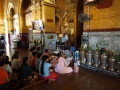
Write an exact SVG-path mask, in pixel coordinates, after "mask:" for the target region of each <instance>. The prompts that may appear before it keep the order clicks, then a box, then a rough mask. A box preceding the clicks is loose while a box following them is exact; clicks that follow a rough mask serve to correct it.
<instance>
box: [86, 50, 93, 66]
mask: <svg viewBox="0 0 120 90" xmlns="http://www.w3.org/2000/svg"><path fill="white" fill-rule="evenodd" d="M86 58H87V63H86V64H87V65H92V52H91V51H88V52H87V53H86Z"/></svg>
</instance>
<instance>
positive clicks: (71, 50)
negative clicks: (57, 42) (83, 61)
mask: <svg viewBox="0 0 120 90" xmlns="http://www.w3.org/2000/svg"><path fill="white" fill-rule="evenodd" d="M75 50H76V48H75V46H74V44H73V43H72V44H71V47H70V52H71V53H72V54H73V53H74V52H75Z"/></svg>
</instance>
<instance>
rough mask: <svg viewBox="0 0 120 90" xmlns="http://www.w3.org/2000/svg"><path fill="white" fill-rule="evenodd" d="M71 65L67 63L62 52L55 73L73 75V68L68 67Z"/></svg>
mask: <svg viewBox="0 0 120 90" xmlns="http://www.w3.org/2000/svg"><path fill="white" fill-rule="evenodd" d="M68 65H69V63H67V61H66V59H65V54H64V53H63V52H61V56H60V58H59V59H58V64H57V65H56V68H55V72H58V73H61V74H64V73H71V72H73V69H72V68H71V67H68Z"/></svg>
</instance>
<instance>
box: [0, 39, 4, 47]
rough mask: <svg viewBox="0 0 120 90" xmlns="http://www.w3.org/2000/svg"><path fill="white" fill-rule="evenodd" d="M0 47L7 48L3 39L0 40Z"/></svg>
mask: <svg viewBox="0 0 120 90" xmlns="http://www.w3.org/2000/svg"><path fill="white" fill-rule="evenodd" d="M0 49H5V45H4V42H3V43H2V42H1V40H0Z"/></svg>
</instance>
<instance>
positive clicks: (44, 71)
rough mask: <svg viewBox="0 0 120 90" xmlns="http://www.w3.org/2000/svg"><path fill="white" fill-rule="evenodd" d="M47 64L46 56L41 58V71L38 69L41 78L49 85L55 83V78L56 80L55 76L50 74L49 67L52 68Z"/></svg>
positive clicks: (53, 73) (52, 73)
mask: <svg viewBox="0 0 120 90" xmlns="http://www.w3.org/2000/svg"><path fill="white" fill-rule="evenodd" d="M48 62H49V58H48V56H47V55H44V56H43V58H42V63H41V69H40V71H39V72H40V75H41V76H42V78H43V79H44V80H49V83H50V82H51V81H55V80H56V78H57V74H56V73H55V72H53V71H52V72H50V70H49V69H50V67H52V66H54V65H52V64H50V63H48Z"/></svg>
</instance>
